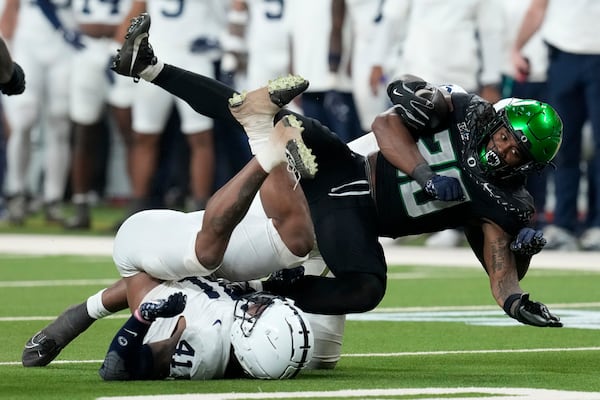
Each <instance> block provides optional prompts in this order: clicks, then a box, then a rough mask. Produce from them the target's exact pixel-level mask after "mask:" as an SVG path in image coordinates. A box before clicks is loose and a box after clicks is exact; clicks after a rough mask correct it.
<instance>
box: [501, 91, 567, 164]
mask: <svg viewBox="0 0 600 400" xmlns="http://www.w3.org/2000/svg"><path fill="white" fill-rule="evenodd" d="M502 111H504V118H505V121H506V125H507V127H508V128H509V129H511V130H512V132H513V134H515V136H516V137H517V139H518V141H519V142H520V143H522V144H523V146H522V147H524V149H525V150H526V151H527V154H528V156H529V158H530V160H531V161H532V162H533V163H534V164H537V165H536V166H535V169H539V168H543V167H545V166H546V165H547V164H548V163H549V162H550V161H552V159H553V158H554V157H555V156H556V153H557V152H558V149H559V147H560V144H561V142H562V129H563V124H562V121H561V119H560V117H559V116H558V113H557V112H556V111H555V110H554V108H552V107H551V106H550V105H548V104H546V103H542V102H540V101H536V100H519V101H516V102H514V103H511V104H508V105H507V106H506V107H505V108H504V110H502Z"/></svg>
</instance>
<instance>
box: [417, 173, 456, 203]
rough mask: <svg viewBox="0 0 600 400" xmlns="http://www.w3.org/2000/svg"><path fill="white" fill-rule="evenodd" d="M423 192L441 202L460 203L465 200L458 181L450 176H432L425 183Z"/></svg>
mask: <svg viewBox="0 0 600 400" xmlns="http://www.w3.org/2000/svg"><path fill="white" fill-rule="evenodd" d="M423 189H424V190H425V192H427V194H428V195H430V196H431V197H433V198H435V199H438V200H442V201H460V200H464V199H465V194H464V193H463V190H462V186H461V185H460V182H459V181H458V179H456V178H454V177H451V176H443V175H434V176H432V177H431V178H430V179H429V180H427V182H426V183H425V187H423Z"/></svg>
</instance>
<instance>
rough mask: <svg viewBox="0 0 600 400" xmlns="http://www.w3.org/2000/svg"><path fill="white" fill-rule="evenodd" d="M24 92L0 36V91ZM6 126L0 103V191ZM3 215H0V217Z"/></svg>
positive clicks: (22, 78) (22, 75)
mask: <svg viewBox="0 0 600 400" xmlns="http://www.w3.org/2000/svg"><path fill="white" fill-rule="evenodd" d="M24 90H25V73H24V72H23V69H22V68H21V66H19V65H18V64H17V63H15V62H14V61H13V60H12V56H11V55H10V52H9V51H8V46H7V44H6V42H5V41H4V38H3V37H2V36H0V91H1V92H2V93H4V94H6V95H8V96H10V95H14V94H21V93H23V91H24ZM7 130H8V124H7V122H6V119H5V114H4V109H3V107H2V103H1V102H0V189H1V188H2V187H3V186H4V173H5V169H6V136H7ZM3 203H4V196H1V197H0V212H1V213H2V214H3V212H4V210H3V208H4V204H3ZM2 216H3V215H1V214H0V217H2Z"/></svg>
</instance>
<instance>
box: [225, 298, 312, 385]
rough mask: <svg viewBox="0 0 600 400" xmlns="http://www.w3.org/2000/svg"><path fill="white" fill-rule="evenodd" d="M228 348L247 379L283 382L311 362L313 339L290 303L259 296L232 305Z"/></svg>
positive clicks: (304, 322)
mask: <svg viewBox="0 0 600 400" xmlns="http://www.w3.org/2000/svg"><path fill="white" fill-rule="evenodd" d="M231 344H232V346H233V349H234V353H235V357H236V358H237V360H238V361H239V363H240V365H241V366H242V368H243V369H244V371H245V372H246V373H247V374H248V375H250V376H251V377H253V378H258V379H287V378H293V377H294V376H296V375H297V374H298V372H300V370H301V369H303V368H304V367H305V366H306V365H307V364H308V362H309V361H310V360H311V359H312V355H313V346H314V337H313V332H312V329H311V328H310V324H309V322H308V319H307V318H306V316H305V314H304V313H303V312H302V310H300V309H299V308H298V307H296V306H295V305H294V302H293V301H292V300H290V299H286V298H283V297H279V296H274V295H271V294H266V293H262V292H259V293H255V294H253V295H251V296H250V297H247V298H244V299H241V300H238V302H237V303H236V305H235V310H234V321H233V325H232V327H231Z"/></svg>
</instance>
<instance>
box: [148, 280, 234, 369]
mask: <svg viewBox="0 0 600 400" xmlns="http://www.w3.org/2000/svg"><path fill="white" fill-rule="evenodd" d="M175 292H183V293H185V294H186V295H187V303H186V306H185V310H184V311H183V313H181V314H180V315H178V316H175V317H173V318H158V319H157V320H156V321H155V322H154V323H153V324H152V325H151V326H150V329H149V331H148V333H147V334H146V336H145V337H144V343H152V342H157V341H160V340H165V339H168V338H169V337H171V335H172V334H173V331H174V329H175V326H176V325H177V321H178V320H179V318H180V317H184V318H185V322H186V328H185V329H184V331H183V334H182V335H181V338H180V339H179V342H178V343H177V347H176V349H175V353H174V354H173V356H172V359H171V369H170V377H172V378H176V379H192V380H207V379H218V378H222V377H223V376H224V373H225V369H226V367H227V363H228V362H229V357H230V356H231V339H230V331H231V325H232V324H233V310H234V307H235V300H234V299H232V298H231V296H230V295H229V294H227V293H226V292H225V290H224V289H223V287H222V286H220V285H219V284H218V283H216V282H213V281H209V280H207V279H204V278H201V277H191V278H186V280H183V281H179V282H176V281H169V282H164V283H162V284H161V285H159V286H157V287H156V288H154V289H153V290H152V291H150V292H149V293H148V294H147V295H146V297H145V298H144V301H148V300H153V299H158V298H161V299H162V298H167V297H168V296H169V295H170V294H173V293H175Z"/></svg>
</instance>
